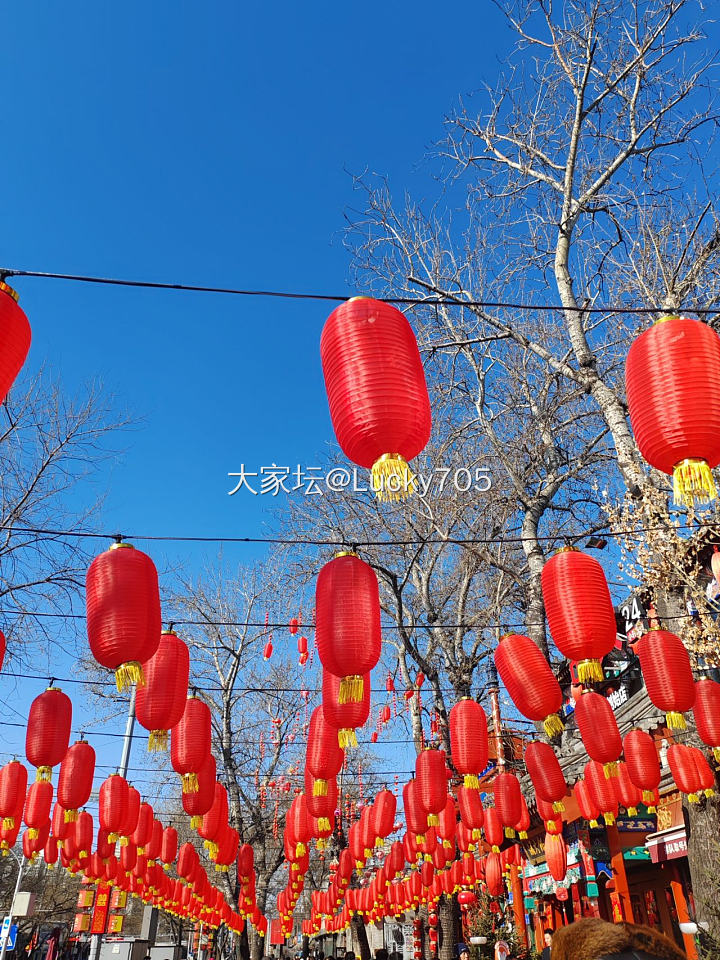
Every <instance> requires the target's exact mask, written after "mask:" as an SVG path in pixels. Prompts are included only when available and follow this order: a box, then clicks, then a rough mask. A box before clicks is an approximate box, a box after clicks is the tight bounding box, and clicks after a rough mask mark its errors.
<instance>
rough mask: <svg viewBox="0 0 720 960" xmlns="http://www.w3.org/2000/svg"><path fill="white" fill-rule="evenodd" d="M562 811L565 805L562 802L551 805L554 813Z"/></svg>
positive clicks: (558, 801)
mask: <svg viewBox="0 0 720 960" xmlns="http://www.w3.org/2000/svg"><path fill="white" fill-rule="evenodd" d="M564 809H565V804H564V803H563V802H562V800H556V801H555V803H554V804H553V810H554V811H555V813H562V812H563V810H564Z"/></svg>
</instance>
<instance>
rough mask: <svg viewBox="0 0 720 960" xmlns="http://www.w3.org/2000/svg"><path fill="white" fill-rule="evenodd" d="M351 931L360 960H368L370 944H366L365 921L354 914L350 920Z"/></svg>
mask: <svg viewBox="0 0 720 960" xmlns="http://www.w3.org/2000/svg"><path fill="white" fill-rule="evenodd" d="M350 926H351V929H352V932H353V942H354V943H357V949H358V950H359V952H360V960H370V944H369V943H368V936H367V930H366V929H365V921H364V920H363V918H362V917H361V916H360V914H359V913H356V914H355V916H354V917H353V918H352V923H351V925H350Z"/></svg>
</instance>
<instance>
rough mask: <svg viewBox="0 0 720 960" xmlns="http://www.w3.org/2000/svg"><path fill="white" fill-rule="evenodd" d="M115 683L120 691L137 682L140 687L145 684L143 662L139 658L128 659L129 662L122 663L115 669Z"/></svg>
mask: <svg viewBox="0 0 720 960" xmlns="http://www.w3.org/2000/svg"><path fill="white" fill-rule="evenodd" d="M115 684H116V686H117V688H118V693H122V692H123V690H125V689H126V688H127V687H130V686H132V685H133V684H135V685H136V686H138V687H144V686H145V674H144V673H143V668H142V664H141V663H139V662H138V661H137V660H128V662H127V663H121V664H120V666H119V667H118V668H117V670H116V671H115Z"/></svg>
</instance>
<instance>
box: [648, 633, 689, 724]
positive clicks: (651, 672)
mask: <svg viewBox="0 0 720 960" xmlns="http://www.w3.org/2000/svg"><path fill="white" fill-rule="evenodd" d="M634 650H635V653H636V654H637V656H638V658H639V659H640V667H641V669H642V673H643V680H644V681H645V686H646V688H647V694H648V696H649V697H650V699H651V700H652V702H653V703H654V704H655V706H656V707H658V708H659V709H660V710H664V711H665V715H666V717H667V724H668V727H670V728H671V729H672V728H684V727H685V725H686V724H685V718H684V717H683V713H685V712H686V711H688V710H691V709H692V707H693V704H694V703H695V680H694V678H693V674H692V667H691V666H690V657H689V656H688V652H687V650H686V649H685V644H684V643H683V642H682V640H681V639H680V637H677V636H676V635H675V634H674V633H669V632H668V631H667V630H650V631H649V632H648V633H646V634H645V636H643V637H641V638H640V640H638V642H637V643H636V644H635V647H634Z"/></svg>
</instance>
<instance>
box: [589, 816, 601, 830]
mask: <svg viewBox="0 0 720 960" xmlns="http://www.w3.org/2000/svg"><path fill="white" fill-rule="evenodd" d="M590 826H591V827H594V828H595V829H596V830H597V828H598V827H599V826H600V824H599V823H598V822H597V820H595V819H592V820H591V821H590Z"/></svg>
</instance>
